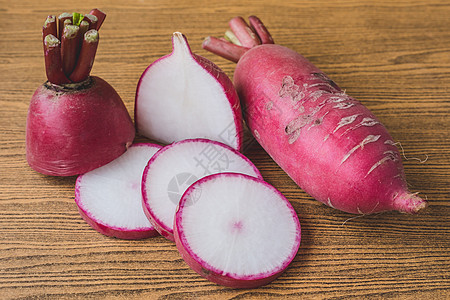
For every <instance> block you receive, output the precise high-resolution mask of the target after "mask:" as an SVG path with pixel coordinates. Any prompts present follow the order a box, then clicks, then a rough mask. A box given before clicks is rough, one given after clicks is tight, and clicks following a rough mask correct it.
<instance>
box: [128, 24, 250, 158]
mask: <svg viewBox="0 0 450 300" xmlns="http://www.w3.org/2000/svg"><path fill="white" fill-rule="evenodd" d="M172 44H173V51H172V53H170V54H168V55H166V56H163V57H162V58H160V59H158V60H156V61H155V62H153V63H152V64H151V65H150V66H149V67H148V68H147V69H146V70H145V71H144V73H143V74H142V76H141V78H140V80H139V83H138V86H137V89H136V99H135V114H134V115H135V123H136V128H137V131H138V132H139V133H140V134H142V135H144V136H146V137H148V138H150V139H152V140H155V141H159V142H162V143H165V144H170V143H172V142H176V141H181V140H184V139H192V138H207V139H211V140H216V141H219V142H222V143H225V144H227V145H229V146H230V147H232V148H233V149H236V150H240V149H241V147H242V134H243V128H242V126H243V123H242V113H241V108H240V103H239V98H238V95H237V93H236V90H235V89H234V86H233V83H232V82H231V80H230V78H229V77H228V76H227V75H226V74H225V73H224V72H223V71H222V70H221V69H220V68H219V67H218V66H217V65H215V64H214V63H213V62H211V61H209V60H207V59H206V58H204V57H201V56H199V55H196V54H194V53H192V51H191V49H190V47H189V44H188V42H187V39H186V37H185V36H184V35H183V34H181V33H180V32H175V33H174V34H173V37H172Z"/></svg>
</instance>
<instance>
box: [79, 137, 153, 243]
mask: <svg viewBox="0 0 450 300" xmlns="http://www.w3.org/2000/svg"><path fill="white" fill-rule="evenodd" d="M159 149H161V146H159V145H155V144H150V143H139V144H133V145H132V146H131V147H130V148H129V149H128V150H127V152H125V153H124V154H122V155H121V156H120V157H119V158H117V159H115V160H113V161H112V162H110V163H108V164H106V165H104V166H102V167H100V168H97V169H95V170H92V171H90V172H87V173H86V174H83V175H80V176H78V178H77V181H76V184H75V203H76V204H77V206H78V211H79V212H80V215H81V216H82V217H83V219H84V220H85V221H86V222H87V223H88V224H89V225H90V226H91V227H92V228H94V229H95V230H97V231H98V232H100V233H102V234H104V235H107V236H112V237H117V238H120V239H128V240H130V239H142V238H148V237H152V236H157V235H159V234H158V232H157V231H156V230H155V229H154V227H153V226H152V225H151V224H150V222H149V221H148V219H147V217H146V216H145V214H144V211H143V209H142V204H141V203H142V199H141V197H142V196H141V179H142V173H143V171H144V169H145V166H146V165H147V162H148V160H149V159H150V158H151V157H152V156H153V155H154V154H155V153H156V152H157V151H158V150H159Z"/></svg>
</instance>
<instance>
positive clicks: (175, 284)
mask: <svg viewBox="0 0 450 300" xmlns="http://www.w3.org/2000/svg"><path fill="white" fill-rule="evenodd" d="M67 2H68V1H67ZM0 3H1V7H0V19H1V22H0V41H1V42H0V49H1V52H0V113H1V115H0V116H1V118H0V298H4V299H13V298H14V299H22V298H27V299H37V298H55V299H68V298H82V299H86V298H88V299H91V298H95V299H97V298H99V299H103V298H107V299H135V298H136V299H153V298H164V299H166V298H174V299H178V298H191V299H213V298H233V299H249V298H255V299H260V298H272V297H288V296H290V297H292V298H296V299H322V298H323V299H338V298H339V299H341V298H350V299H365V298H376V299H378V298H382V299H383V298H388V299H392V298H394V299H450V240H449V233H450V222H449V221H450V217H449V214H450V205H449V202H448V201H449V196H450V180H449V176H450V150H449V149H450V137H449V136H450V130H449V127H450V117H449V113H450V2H449V1H448V0H447V1H437V0H417V1H413V0H410V1H406V0H399V1H392V0H389V1H387V0H386V1H369V0H367V1H365V0H359V1H358V0H345V1H333V0H329V1H327V0H320V1H291V0H285V1H279V0H277V1H271V0H265V1H244V0H229V1H195V3H194V2H191V1H187V0H184V1H181V0H179V1H162V0H155V1H147V0H121V1H106V0H99V1H78V2H73V1H72V3H65V1H39V2H38V1H32V0H26V1H20V0H17V1H6V0H1V1H0ZM94 7H99V8H101V9H102V10H104V11H105V12H106V13H107V14H108V17H107V19H106V22H105V23H104V25H103V27H102V30H101V42H100V46H99V50H98V53H97V58H96V62H95V64H94V68H93V72H92V74H93V75H97V76H100V77H102V78H104V79H105V80H107V81H108V82H109V83H110V84H111V85H112V86H114V87H115V89H116V90H117V91H118V93H119V94H120V95H121V97H122V99H123V101H124V102H125V104H126V106H127V109H128V110H129V112H130V114H131V115H133V105H134V93H135V88H136V84H137V81H138V79H139V77H140V75H141V73H142V72H143V70H144V69H145V68H146V66H147V65H149V64H150V63H151V62H153V61H154V60H155V59H157V58H159V57H160V56H162V55H164V54H167V53H169V52H170V51H171V35H172V32H174V31H181V32H183V33H184V34H185V35H187V37H188V39H189V41H190V43H191V46H192V49H193V50H194V52H196V53H198V54H200V55H203V56H205V57H207V58H209V59H211V60H213V61H214V62H215V63H217V64H218V65H219V66H220V67H221V68H222V69H223V70H225V71H226V72H227V74H228V75H230V76H232V75H233V70H234V64H233V63H230V62H228V61H225V60H224V59H221V58H218V57H216V56H214V55H212V54H210V53H208V52H206V51H204V50H203V49H202V48H201V42H202V40H203V38H204V37H206V36H208V35H215V36H220V35H221V34H222V33H223V32H224V31H225V29H226V28H227V22H228V20H229V19H230V18H231V17H233V16H236V15H242V16H248V15H251V14H255V15H258V16H259V17H260V18H261V19H262V20H263V21H264V22H265V23H266V24H267V27H268V28H269V30H270V31H271V33H272V34H273V36H274V38H275V41H276V42H277V43H279V44H282V45H285V46H288V47H290V48H292V49H294V50H296V51H298V52H300V53H302V54H303V55H304V56H306V57H307V58H308V59H309V60H311V61H312V62H313V63H314V64H316V65H317V66H318V67H319V68H321V69H322V70H323V71H325V72H326V73H328V74H329V75H330V77H331V78H332V79H334V80H335V81H336V82H337V83H338V84H339V85H340V86H341V87H342V88H344V89H346V91H347V93H348V94H350V95H352V96H354V97H355V98H357V99H359V100H360V101H361V102H363V103H364V104H365V105H366V106H367V107H369V109H371V110H372V111H373V112H374V113H375V115H376V116H377V117H378V118H379V119H380V120H381V121H382V122H383V123H384V124H385V126H386V127H387V128H388V130H389V131H390V133H391V135H392V136H393V137H394V139H395V140H396V141H398V142H401V145H402V146H403V149H404V155H405V157H406V158H408V160H406V159H404V166H405V170H406V177H407V180H408V182H409V185H410V189H411V190H412V191H414V192H420V195H422V196H423V197H425V198H427V199H428V201H429V204H430V205H429V207H428V208H427V209H426V210H425V211H424V212H423V213H422V214H419V215H415V216H410V215H404V214H400V213H397V212H388V213H382V214H378V215H370V216H364V217H359V218H354V215H350V214H347V213H343V212H340V211H337V210H334V209H332V208H329V207H327V206H325V205H323V204H321V203H319V202H317V201H315V200H314V199H312V198H311V197H310V196H308V195H307V194H306V193H305V192H303V191H302V190H301V189H300V188H298V187H297V186H296V185H295V184H294V183H293V181H292V180H291V179H290V178H289V177H288V176H287V175H286V174H285V173H284V172H283V171H282V170H281V169H280V168H279V167H278V166H277V165H276V164H275V163H274V162H273V161H272V160H271V159H270V157H269V156H268V155H267V154H266V153H265V152H264V151H263V150H262V148H261V147H260V146H259V145H258V144H256V143H250V145H249V147H247V148H246V150H245V154H246V155H247V156H248V157H249V158H250V160H252V161H253V162H254V163H255V164H256V166H257V167H258V168H259V169H260V170H261V173H262V175H263V176H264V178H265V179H266V180H267V181H268V182H269V183H271V184H272V185H274V186H275V187H276V188H278V189H279V190H280V191H281V192H282V193H283V194H284V195H285V196H286V197H287V198H288V199H289V200H290V201H291V203H292V205H293V206H294V208H295V210H296V211H297V213H298V216H299V219H300V222H301V224H302V243H301V247H300V251H299V252H298V255H297V256H296V258H295V259H294V261H293V263H292V264H291V266H290V267H289V268H288V269H287V271H286V272H285V273H284V274H283V275H282V276H281V277H280V278H279V279H277V280H275V281H274V282H272V283H271V284H269V285H267V286H264V287H261V288H258V289H253V290H237V289H231V288H226V287H221V286H218V285H216V284H214V283H211V282H208V281H207V280H205V279H203V278H202V277H200V276H199V275H197V274H196V273H195V272H193V271H192V270H190V269H189V267H188V266H187V265H186V264H185V262H184V261H183V260H182V259H181V257H180V255H179V254H178V251H177V249H176V247H175V245H174V243H172V242H170V241H168V240H165V239H164V238H162V237H158V238H153V239H146V240H139V241H124V240H118V239H114V238H109V237H106V236H102V235H101V234H99V233H97V232H96V231H94V230H93V229H91V228H90V227H89V226H88V225H87V224H86V223H85V222H84V221H83V220H82V219H81V217H80V215H79V214H78V211H77V208H76V205H75V203H74V184H75V179H76V178H75V177H69V178H56V177H48V176H44V175H41V174H39V173H37V172H35V171H33V170H32V169H31V168H30V167H29V166H28V165H27V162H26V159H25V122H26V115H27V108H28V104H29V101H30V98H31V95H32V94H33V92H34V90H35V89H36V88H37V87H38V86H39V85H40V84H42V83H43V82H44V81H45V80H46V78H45V71H44V64H43V51H42V42H41V26H42V24H43V21H44V19H45V17H46V16H47V15H48V14H59V13H61V12H64V11H70V12H71V11H79V12H88V11H89V10H90V9H91V8H94ZM426 158H427V159H426ZM425 159H426V161H424V160H425ZM419 160H421V161H419Z"/></svg>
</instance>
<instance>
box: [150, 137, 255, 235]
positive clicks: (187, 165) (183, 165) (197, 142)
mask: <svg viewBox="0 0 450 300" xmlns="http://www.w3.org/2000/svg"><path fill="white" fill-rule="evenodd" d="M222 172H235V173H244V174H247V175H250V176H254V177H258V178H262V177H261V174H260V173H259V171H258V169H257V168H256V167H255V166H254V165H253V163H252V162H251V161H250V160H248V158H246V157H245V156H243V155H242V154H241V153H239V152H238V151H236V150H234V149H232V148H231V147H229V146H227V145H225V144H222V143H219V142H216V141H211V140H207V139H189V140H183V141H180V142H176V143H173V144H171V145H168V146H166V147H164V148H162V149H161V150H160V151H158V152H157V153H156V154H155V155H154V156H153V157H152V158H151V159H150V161H149V162H148V164H147V167H146V168H145V170H144V174H143V178H142V189H141V190H142V204H143V207H144V212H145V214H146V215H147V217H148V218H149V220H150V222H151V223H152V225H153V226H154V227H155V229H156V230H158V232H159V233H160V234H161V235H163V236H165V237H166V238H168V239H169V240H171V241H173V240H174V237H173V218H174V215H175V210H176V207H177V205H178V202H179V201H180V199H181V196H182V195H183V193H184V191H185V190H186V189H187V188H188V187H189V186H190V185H191V184H192V183H194V182H195V181H197V180H198V179H200V178H202V177H205V176H207V175H211V174H215V173H222Z"/></svg>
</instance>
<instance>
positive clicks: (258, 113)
mask: <svg viewBox="0 0 450 300" xmlns="http://www.w3.org/2000/svg"><path fill="white" fill-rule="evenodd" d="M249 22H250V26H249V25H247V23H246V22H245V20H244V19H243V18H241V17H236V18H233V19H232V20H231V21H230V27H231V31H229V32H228V33H227V34H226V38H227V39H228V40H229V41H233V42H234V43H235V44H233V43H232V42H229V41H226V40H222V39H217V38H214V37H208V38H206V39H205V41H204V42H203V47H204V48H205V49H207V50H209V51H212V52H213V53H216V54H218V55H220V56H222V57H224V58H227V59H229V60H232V61H235V62H237V65H236V70H235V72H234V84H235V87H236V90H237V92H238V94H239V97H240V99H241V101H242V106H243V109H244V111H245V116H246V124H247V125H248V127H249V128H250V130H251V132H252V133H253V135H254V136H255V138H256V140H257V141H258V142H259V143H260V144H261V146H262V147H263V148H264V149H265V150H266V151H267V153H268V154H269V155H270V156H271V157H272V158H273V159H274V161H275V162H276V163H277V164H279V165H280V167H281V168H283V170H284V171H285V172H286V173H287V174H288V175H289V176H290V177H291V178H292V179H293V180H294V181H295V182H296V183H297V184H298V185H299V186H300V187H301V188H303V189H304V190H305V191H306V192H307V193H309V194H310V195H312V196H313V197H314V198H315V199H317V200H319V201H321V202H323V203H325V204H327V205H329V206H331V207H334V208H337V209H339V210H342V211H345V212H349V213H355V214H371V213H377V212H381V211H389V210H397V211H400V212H404V213H411V214H413V213H417V212H418V211H420V210H422V209H423V208H425V207H426V202H425V201H424V200H423V199H421V198H420V197H418V196H417V195H416V193H411V192H409V191H408V188H407V184H406V180H405V174H404V170H403V165H402V162H401V157H400V154H399V151H398V149H397V147H396V143H395V142H394V140H393V138H392V137H391V136H390V134H389V133H388V131H387V130H386V128H385V127H384V126H383V125H382V124H381V122H380V121H379V120H378V119H377V118H376V117H375V116H374V115H373V114H372V113H371V112H370V111H369V110H368V109H367V108H366V107H364V106H363V105H362V104H361V103H360V102H358V101H357V100H355V99H354V98H352V97H350V96H348V95H347V94H346V93H345V91H344V90H342V89H341V88H339V87H338V86H337V85H336V84H335V83H334V82H333V81H332V80H331V79H330V78H329V77H328V76H327V75H325V74H324V73H323V72H322V71H321V70H319V69H318V68H317V67H315V66H314V65H312V64H311V63H310V62H309V61H308V60H306V59H305V58H304V57H303V56H301V55H300V54H298V53H296V52H295V51H293V50H290V49H288V48H286V47H283V46H280V45H275V44H274V42H273V39H272V37H271V35H270V34H269V32H268V31H267V29H266V27H265V26H264V24H263V23H262V22H261V21H260V20H259V19H258V18H257V17H255V16H251V17H250V18H249Z"/></svg>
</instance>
